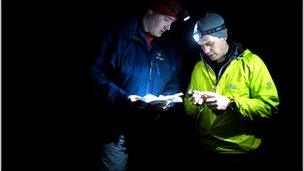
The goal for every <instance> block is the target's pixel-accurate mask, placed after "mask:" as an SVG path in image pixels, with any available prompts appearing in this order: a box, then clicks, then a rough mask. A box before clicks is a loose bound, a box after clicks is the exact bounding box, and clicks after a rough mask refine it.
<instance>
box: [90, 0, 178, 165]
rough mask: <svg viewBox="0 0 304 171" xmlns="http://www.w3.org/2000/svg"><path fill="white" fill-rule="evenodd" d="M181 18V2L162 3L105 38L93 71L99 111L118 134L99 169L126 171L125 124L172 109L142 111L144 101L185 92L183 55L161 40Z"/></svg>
mask: <svg viewBox="0 0 304 171" xmlns="http://www.w3.org/2000/svg"><path fill="white" fill-rule="evenodd" d="M182 14H184V11H183V10H182V8H181V6H180V4H179V3H178V2H177V1H173V0H171V1H169V0H167V1H162V2H159V3H156V4H152V5H150V6H149V9H148V10H147V11H146V13H145V14H144V15H143V17H141V18H140V17H139V18H137V17H135V18H133V19H131V20H130V21H129V22H128V24H127V25H126V26H124V27H121V28H118V29H115V30H111V32H109V33H108V34H107V35H106V36H105V38H104V40H103V42H102V44H101V46H100V53H99V56H98V58H97V61H96V63H95V64H94V65H93V66H92V68H91V73H92V76H93V77H94V79H95V80H96V82H97V85H98V88H99V89H100V90H101V91H100V92H102V93H100V96H106V97H107V100H106V101H105V103H104V104H100V105H101V106H100V107H101V108H104V111H103V112H104V113H103V114H107V115H108V116H109V118H110V120H109V122H108V124H109V125H110V126H112V128H113V129H112V133H115V134H114V138H113V139H112V140H111V141H109V142H107V143H105V144H104V146H103V148H102V152H101V161H100V162H101V170H126V168H127V160H128V154H129V153H128V145H129V144H127V140H129V136H128V132H127V131H126V130H127V129H126V128H127V126H126V125H128V124H130V123H127V122H128V120H130V118H131V119H135V120H139V119H141V117H140V116H142V119H143V118H145V117H144V115H149V116H150V118H155V117H156V116H157V115H153V116H151V114H159V113H164V112H166V111H170V109H171V108H170V107H169V106H168V105H167V103H159V104H158V105H154V106H153V107H147V105H145V107H143V106H142V105H140V103H139V100H140V99H141V97H143V96H146V95H148V94H151V95H154V96H156V97H158V96H160V95H164V96H165V95H173V94H176V93H178V92H180V91H181V90H180V76H179V74H180V60H181V59H180V56H179V55H178V53H177V51H176V49H175V47H174V46H173V45H172V44H169V43H167V42H165V41H164V40H162V39H160V37H161V36H162V35H163V33H164V32H166V31H167V30H170V27H171V24H172V23H173V22H175V21H176V20H177V19H180V18H181V17H182ZM136 114H138V115H136ZM132 117H133V118H132ZM146 118H147V117H146ZM111 121H112V122H111ZM139 122H140V121H139ZM137 129H141V128H140V127H137ZM113 130H116V131H113ZM147 148H149V147H147Z"/></svg>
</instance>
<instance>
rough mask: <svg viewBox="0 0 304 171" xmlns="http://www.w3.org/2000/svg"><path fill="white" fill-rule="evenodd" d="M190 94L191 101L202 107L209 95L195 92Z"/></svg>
mask: <svg viewBox="0 0 304 171" xmlns="http://www.w3.org/2000/svg"><path fill="white" fill-rule="evenodd" d="M188 94H189V96H190V97H189V101H190V102H192V103H193V104H195V105H202V104H203V103H204V102H205V101H206V99H207V95H206V94H205V93H204V92H203V91H196V90H193V91H191V93H190V92H189V93H188Z"/></svg>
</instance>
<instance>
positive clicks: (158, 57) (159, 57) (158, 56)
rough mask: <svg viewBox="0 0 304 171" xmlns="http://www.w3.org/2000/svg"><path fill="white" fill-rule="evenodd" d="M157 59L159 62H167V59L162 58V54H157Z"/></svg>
mask: <svg viewBox="0 0 304 171" xmlns="http://www.w3.org/2000/svg"><path fill="white" fill-rule="evenodd" d="M155 58H156V59H158V60H161V61H163V60H165V59H164V58H163V57H162V54H161V53H159V52H157V53H156V57H155Z"/></svg>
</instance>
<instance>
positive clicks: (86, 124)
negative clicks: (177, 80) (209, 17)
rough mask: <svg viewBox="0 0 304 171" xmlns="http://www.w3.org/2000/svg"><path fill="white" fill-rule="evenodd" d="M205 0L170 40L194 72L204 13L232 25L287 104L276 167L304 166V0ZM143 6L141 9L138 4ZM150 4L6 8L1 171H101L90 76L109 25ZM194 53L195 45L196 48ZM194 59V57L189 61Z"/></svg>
mask: <svg viewBox="0 0 304 171" xmlns="http://www.w3.org/2000/svg"><path fill="white" fill-rule="evenodd" d="M265 3H266V1H265V0H264V1H263V0H254V1H253V0H249V1H243V2H237V1H224V0H215V1H211V0H208V1H198V0H188V1H185V2H184V5H185V6H186V8H187V9H188V11H189V12H190V13H191V14H192V15H193V16H192V19H191V20H190V21H188V22H187V23H184V24H181V23H175V24H174V25H173V26H172V32H171V33H169V34H167V36H169V37H170V36H171V38H172V39H174V40H176V42H177V43H178V45H179V46H180V48H181V49H182V51H183V52H184V53H185V54H186V56H184V58H185V61H186V62H184V63H183V64H184V67H185V70H186V71H187V72H185V75H184V79H187V76H189V75H187V74H188V72H189V71H190V70H192V67H193V64H194V62H195V61H197V60H198V59H196V58H195V57H194V56H193V55H192V53H193V51H195V49H193V48H192V47H193V45H194V44H193V42H192V40H191V33H192V28H193V24H194V22H195V20H196V19H197V18H198V17H199V16H200V15H202V14H203V13H204V11H206V10H216V11H217V12H219V13H220V14H222V16H223V17H224V18H225V20H226V23H227V25H228V29H229V38H231V39H233V40H235V41H238V42H241V43H242V44H243V45H244V47H247V48H249V49H250V50H251V51H253V52H254V53H256V54H258V55H259V56H260V57H261V58H262V59H263V60H264V62H265V63H266V65H267V66H268V69H269V71H270V73H271V74H272V76H273V79H274V81H275V83H276V86H277V88H278V91H279V96H280V100H281V105H280V112H279V113H278V114H277V115H275V116H274V117H273V118H272V119H271V121H270V122H268V125H267V126H265V127H264V128H265V129H267V130H265V135H266V138H265V143H266V145H267V147H268V153H267V155H269V157H270V158H271V160H272V165H271V166H273V167H274V168H275V169H279V168H285V167H287V168H289V170H299V169H301V168H302V104H303V103H302V2H301V1H280V2H273V3H270V2H269V3H268V4H265ZM135 4H137V5H135ZM144 6H145V3H144V1H140V0H130V1H116V0H115V1H107V2H106V1H78V2H74V1H41V2H40V1H39V2H33V1H30V2H28V1H26V2H16V1H13V2H12V1H10V2H9V1H2V167H3V169H4V170H17V169H27V170H93V169H94V155H95V154H94V148H95V143H96V142H95V138H94V137H95V136H96V134H97V133H98V130H96V127H94V126H93V124H92V123H96V121H95V120H94V112H95V111H94V109H92V108H91V107H92V105H91V102H92V101H91V100H92V99H90V95H89V93H88V92H89V90H88V89H89V86H88V84H87V83H88V81H89V79H90V78H89V77H88V69H89V67H90V65H91V64H92V63H93V62H94V60H95V58H96V55H97V54H98V44H99V43H100V38H101V36H102V34H103V32H104V31H105V30H106V28H107V27H109V26H110V25H112V24H114V23H117V22H120V21H123V20H125V19H127V18H128V17H129V16H131V15H132V14H139V13H141V12H142V8H140V7H144ZM194 46H195V45H194ZM187 55H189V56H187Z"/></svg>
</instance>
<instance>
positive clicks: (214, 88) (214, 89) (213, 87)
mask: <svg viewBox="0 0 304 171" xmlns="http://www.w3.org/2000/svg"><path fill="white" fill-rule="evenodd" d="M211 91H212V92H213V93H215V92H216V86H215V85H212V90H211Z"/></svg>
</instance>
